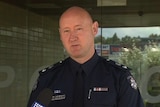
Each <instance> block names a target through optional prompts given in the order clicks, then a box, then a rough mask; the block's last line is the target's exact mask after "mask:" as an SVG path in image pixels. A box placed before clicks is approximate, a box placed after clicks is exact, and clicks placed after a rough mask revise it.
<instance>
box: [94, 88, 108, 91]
mask: <svg viewBox="0 0 160 107" xmlns="http://www.w3.org/2000/svg"><path fill="white" fill-rule="evenodd" d="M108 90H109V89H108V87H94V88H93V91H108Z"/></svg>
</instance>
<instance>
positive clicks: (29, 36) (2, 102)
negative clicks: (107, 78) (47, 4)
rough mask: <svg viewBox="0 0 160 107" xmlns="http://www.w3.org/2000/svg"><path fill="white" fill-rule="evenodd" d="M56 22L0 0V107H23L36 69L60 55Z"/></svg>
mask: <svg viewBox="0 0 160 107" xmlns="http://www.w3.org/2000/svg"><path fill="white" fill-rule="evenodd" d="M55 19H56V18H55ZM57 22H58V21H57V20H54V19H49V18H47V17H45V16H40V15H37V14H35V13H32V12H30V11H29V10H25V9H21V8H18V7H15V6H12V5H9V4H5V3H2V2H0V107H25V106H26V103H27V100H28V97H29V93H30V90H31V87H32V85H33V84H34V81H35V79H36V77H37V76H38V70H40V69H42V68H44V67H45V66H49V65H51V64H53V63H55V62H57V61H59V60H61V59H63V57H64V55H63V47H62V44H61V42H60V40H59V33H58V23H57Z"/></svg>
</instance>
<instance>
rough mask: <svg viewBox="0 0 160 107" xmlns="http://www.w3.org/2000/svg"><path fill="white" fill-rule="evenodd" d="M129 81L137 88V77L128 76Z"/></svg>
mask: <svg viewBox="0 0 160 107" xmlns="http://www.w3.org/2000/svg"><path fill="white" fill-rule="evenodd" d="M127 79H128V81H129V82H130V85H131V87H132V88H133V89H135V90H137V83H136V81H135V79H134V78H133V77H132V76H128V77H127Z"/></svg>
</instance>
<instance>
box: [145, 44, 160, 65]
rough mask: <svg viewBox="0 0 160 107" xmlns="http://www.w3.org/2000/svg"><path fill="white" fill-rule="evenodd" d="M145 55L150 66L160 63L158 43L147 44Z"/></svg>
mask: <svg viewBox="0 0 160 107" xmlns="http://www.w3.org/2000/svg"><path fill="white" fill-rule="evenodd" d="M144 53H145V54H146V56H144V60H145V62H147V66H148V67H152V66H156V65H160V47H158V46H157V45H156V43H150V44H149V45H148V46H147V45H146V46H145V50H144Z"/></svg>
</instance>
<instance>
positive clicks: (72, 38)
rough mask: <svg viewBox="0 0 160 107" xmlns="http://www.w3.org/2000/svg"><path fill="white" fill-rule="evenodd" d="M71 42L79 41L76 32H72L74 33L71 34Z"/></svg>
mask: <svg viewBox="0 0 160 107" xmlns="http://www.w3.org/2000/svg"><path fill="white" fill-rule="evenodd" d="M70 40H71V41H75V40H77V34H76V32H75V31H72V32H71V33H70Z"/></svg>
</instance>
